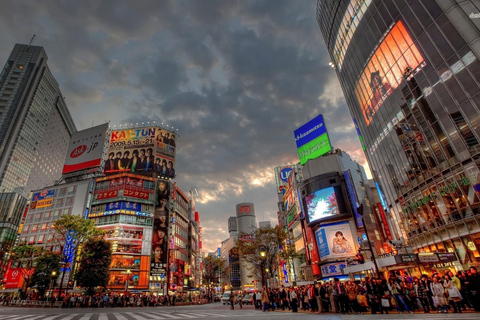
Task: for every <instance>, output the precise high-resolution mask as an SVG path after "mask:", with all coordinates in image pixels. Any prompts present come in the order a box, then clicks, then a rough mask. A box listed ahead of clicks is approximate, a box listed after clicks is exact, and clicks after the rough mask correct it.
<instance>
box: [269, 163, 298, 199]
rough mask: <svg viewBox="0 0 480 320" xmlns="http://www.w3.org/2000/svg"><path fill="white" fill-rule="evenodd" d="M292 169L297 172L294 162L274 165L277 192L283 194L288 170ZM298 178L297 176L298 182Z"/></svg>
mask: <svg viewBox="0 0 480 320" xmlns="http://www.w3.org/2000/svg"><path fill="white" fill-rule="evenodd" d="M292 170H295V171H296V172H298V166H297V165H296V164H292V165H288V166H282V167H276V168H275V169H274V172H275V181H276V183H277V193H278V194H284V192H285V186H286V184H287V183H288V176H289V175H290V172H291V171H292ZM299 180H300V179H299V177H298V176H297V182H300V181H299Z"/></svg>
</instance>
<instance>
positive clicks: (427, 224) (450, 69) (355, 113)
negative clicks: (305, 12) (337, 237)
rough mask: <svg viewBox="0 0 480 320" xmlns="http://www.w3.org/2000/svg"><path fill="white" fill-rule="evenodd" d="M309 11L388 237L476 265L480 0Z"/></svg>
mask: <svg viewBox="0 0 480 320" xmlns="http://www.w3.org/2000/svg"><path fill="white" fill-rule="evenodd" d="M316 13H317V20H318V24H319V27H320V30H321V32H322V35H323V37H324V40H325V43H326V45H327V48H328V51H329V53H330V57H331V62H330V64H331V66H332V67H334V68H335V71H336V73H337V76H338V78H339V80H340V84H341V86H342V89H343V92H344V94H345V98H346V100H347V103H348V106H349V109H350V112H351V114H352V117H353V121H354V123H355V126H356V128H357V133H358V135H359V138H360V141H361V142H362V146H363V148H364V151H365V154H366V157H367V159H368V163H369V165H370V167H371V169H372V172H373V174H374V177H375V180H376V182H377V188H378V190H379V193H380V195H381V197H380V198H381V199H380V200H381V206H380V208H381V209H384V210H385V213H382V214H386V216H387V220H388V222H389V226H390V229H391V230H392V234H393V236H394V237H395V238H397V239H398V238H403V239H405V241H406V242H407V243H408V245H410V246H412V247H413V249H414V252H419V253H420V252H456V253H457V256H458V259H459V261H458V264H457V265H456V266H457V267H458V268H461V266H460V265H462V266H463V267H467V266H469V265H478V264H479V261H480V260H479V258H480V253H479V250H480V249H479V248H480V215H479V213H480V210H479V207H480V200H479V191H480V172H479V165H480V145H479V140H480V112H479V110H480V60H479V57H480V46H479V45H478V44H479V42H478V38H479V36H480V8H479V6H478V3H475V2H474V1H462V3H461V4H458V3H457V2H456V1H453V0H415V1H407V0H395V1H393V0H388V1H376V0H375V1H374V0H318V2H317V12H316ZM376 210H377V212H378V210H379V208H376Z"/></svg>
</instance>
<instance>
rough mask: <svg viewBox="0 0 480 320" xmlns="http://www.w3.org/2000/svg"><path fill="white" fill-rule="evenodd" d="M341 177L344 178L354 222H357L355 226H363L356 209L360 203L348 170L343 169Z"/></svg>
mask: <svg viewBox="0 0 480 320" xmlns="http://www.w3.org/2000/svg"><path fill="white" fill-rule="evenodd" d="M343 177H344V178H345V185H346V187H347V191H348V197H349V198H350V203H351V205H352V210H353V214H354V216H355V222H356V223H357V227H359V228H363V220H362V216H361V215H360V214H359V213H358V210H357V208H358V206H359V205H360V204H359V203H358V200H357V193H356V192H355V186H354V185H353V181H352V175H351V174H350V170H345V171H344V172H343Z"/></svg>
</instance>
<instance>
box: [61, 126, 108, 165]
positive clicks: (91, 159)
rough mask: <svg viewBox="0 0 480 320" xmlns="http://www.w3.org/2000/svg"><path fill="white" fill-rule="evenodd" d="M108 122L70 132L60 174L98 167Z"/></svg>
mask: <svg viewBox="0 0 480 320" xmlns="http://www.w3.org/2000/svg"><path fill="white" fill-rule="evenodd" d="M107 129H108V123H104V124H102V125H99V126H96V127H93V128H89V129H85V130H82V131H77V132H75V133H73V134H72V137H71V138H70V143H69V145H68V149H67V156H66V158H65V164H64V166H63V170H62V174H66V173H71V172H75V171H80V170H86V169H92V168H99V167H100V165H101V162H102V153H103V147H104V144H105V139H106V134H107Z"/></svg>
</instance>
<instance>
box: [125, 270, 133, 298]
mask: <svg viewBox="0 0 480 320" xmlns="http://www.w3.org/2000/svg"><path fill="white" fill-rule="evenodd" d="M130 273H132V271H131V270H130V269H127V281H126V282H125V296H128V279H129V278H130Z"/></svg>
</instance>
